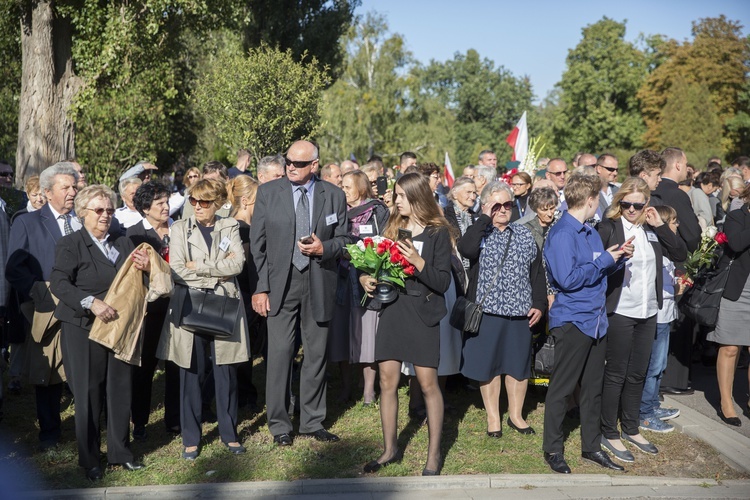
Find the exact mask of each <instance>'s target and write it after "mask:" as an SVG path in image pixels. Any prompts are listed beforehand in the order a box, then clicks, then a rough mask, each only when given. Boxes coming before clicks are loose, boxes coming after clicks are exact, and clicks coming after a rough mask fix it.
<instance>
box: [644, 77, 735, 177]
mask: <svg viewBox="0 0 750 500" xmlns="http://www.w3.org/2000/svg"><path fill="white" fill-rule="evenodd" d="M661 115H662V122H661V129H662V133H661V144H660V146H659V149H663V148H666V147H669V146H681V147H683V148H684V149H685V154H686V155H687V157H688V159H689V160H690V161H691V162H693V163H695V164H697V165H705V164H706V163H707V162H708V159H709V158H710V157H712V156H714V155H718V154H720V153H721V146H720V143H721V137H722V126H721V120H720V119H719V116H718V114H717V112H716V107H715V106H714V104H713V102H711V93H710V92H709V90H708V88H707V87H706V86H705V85H703V84H700V83H693V82H689V81H687V80H686V79H685V78H683V77H679V78H677V79H676V80H675V81H674V83H673V84H672V88H671V91H670V93H669V98H668V99H667V102H666V104H665V106H664V109H663V110H662V113H661Z"/></svg>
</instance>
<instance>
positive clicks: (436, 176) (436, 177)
mask: <svg viewBox="0 0 750 500" xmlns="http://www.w3.org/2000/svg"><path fill="white" fill-rule="evenodd" d="M430 178H431V179H440V175H438V174H430Z"/></svg>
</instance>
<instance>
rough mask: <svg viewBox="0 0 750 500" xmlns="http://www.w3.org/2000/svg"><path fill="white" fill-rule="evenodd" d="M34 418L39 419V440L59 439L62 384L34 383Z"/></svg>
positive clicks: (46, 441)
mask: <svg viewBox="0 0 750 500" xmlns="http://www.w3.org/2000/svg"><path fill="white" fill-rule="evenodd" d="M34 393H35V396H36V418H37V420H38V421H39V441H41V442H42V443H48V442H57V441H58V440H59V439H60V399H61V398H62V393H63V384H50V385H35V386H34Z"/></svg>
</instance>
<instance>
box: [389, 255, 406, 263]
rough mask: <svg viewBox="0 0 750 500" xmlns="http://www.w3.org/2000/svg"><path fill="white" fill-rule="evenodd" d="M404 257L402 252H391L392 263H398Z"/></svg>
mask: <svg viewBox="0 0 750 500" xmlns="http://www.w3.org/2000/svg"><path fill="white" fill-rule="evenodd" d="M402 258H403V257H401V254H400V253H393V252H391V264H398V263H399V262H401V259H402Z"/></svg>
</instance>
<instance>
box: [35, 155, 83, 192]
mask: <svg viewBox="0 0 750 500" xmlns="http://www.w3.org/2000/svg"><path fill="white" fill-rule="evenodd" d="M57 175H70V176H71V177H73V179H74V180H75V182H74V184H78V171H77V170H76V168H75V165H73V162H70V161H58V162H57V163H55V164H54V165H52V166H51V167H47V168H45V169H44V170H42V173H41V174H40V175H39V186H40V187H41V188H42V190H43V191H51V190H52V187H53V186H54V185H55V176H57Z"/></svg>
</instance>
